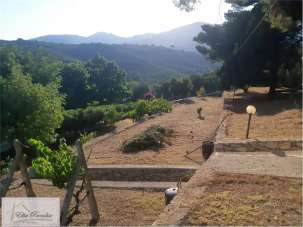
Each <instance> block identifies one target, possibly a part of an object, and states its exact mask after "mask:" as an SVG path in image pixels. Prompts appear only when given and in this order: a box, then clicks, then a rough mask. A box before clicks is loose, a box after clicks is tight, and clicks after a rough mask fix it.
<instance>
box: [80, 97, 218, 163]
mask: <svg viewBox="0 0 303 227" xmlns="http://www.w3.org/2000/svg"><path fill="white" fill-rule="evenodd" d="M199 107H202V108H203V113H202V115H203V116H205V120H200V119H199V118H198V114H197V108H199ZM221 111H222V98H205V99H201V98H194V99H193V103H191V104H174V105H173V109H172V112H171V113H165V114H163V115H161V116H157V117H155V118H153V119H149V120H147V121H145V122H143V123H141V124H139V125H137V126H135V127H132V128H130V129H128V130H126V131H123V132H121V133H119V134H117V135H115V136H113V137H111V138H109V139H107V140H105V141H102V142H99V143H97V144H96V145H94V146H93V152H92V155H91V158H90V160H89V164H180V165H193V164H196V163H198V164H201V163H202V162H203V158H202V154H201V149H197V151H196V152H194V153H192V154H191V155H190V158H191V159H193V160H194V161H192V160H190V159H188V158H186V157H185V155H186V151H192V150H194V149H195V148H197V147H199V146H201V143H202V141H203V139H204V138H206V137H207V136H209V135H211V134H212V133H213V132H214V130H215V128H216V127H217V124H218V123H219V119H220V114H221ZM124 124H127V125H129V124H131V123H130V122H129V121H128V122H123V125H124ZM152 125H161V126H163V127H167V128H170V129H172V130H174V132H175V133H174V135H173V137H171V138H170V142H171V145H166V146H164V147H163V148H161V149H160V150H159V151H154V150H152V149H149V150H145V151H142V152H139V153H135V154H134V153H132V154H125V153H123V152H122V151H121V150H120V146H121V144H122V143H123V142H124V141H125V140H127V139H130V138H132V137H133V136H135V135H137V134H140V133H142V132H143V131H144V130H146V129H147V128H148V127H150V126H152ZM96 140H98V138H96ZM88 151H89V150H87V151H86V152H87V153H88Z"/></svg>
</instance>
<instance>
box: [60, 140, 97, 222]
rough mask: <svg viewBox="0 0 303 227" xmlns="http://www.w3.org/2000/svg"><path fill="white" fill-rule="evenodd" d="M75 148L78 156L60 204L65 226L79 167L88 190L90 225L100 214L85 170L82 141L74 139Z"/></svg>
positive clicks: (62, 220)
mask: <svg viewBox="0 0 303 227" xmlns="http://www.w3.org/2000/svg"><path fill="white" fill-rule="evenodd" d="M76 149H77V153H78V157H77V162H76V168H75V171H74V174H73V176H72V178H71V180H70V181H69V183H68V186H67V187H68V188H67V191H66V194H65V197H64V201H63V204H62V208H61V221H60V222H61V225H62V226H65V225H66V224H67V221H68V217H67V215H68V209H69V206H70V203H71V200H72V196H73V192H74V188H75V186H76V182H77V179H78V176H79V173H80V169H81V168H83V180H84V182H85V184H84V185H85V188H86V190H87V191H88V203H89V208H90V211H91V214H92V219H91V222H90V225H95V224H96V223H97V222H98V221H99V219H100V215H99V210H98V206H97V201H96V198H95V195H94V191H93V188H92V184H91V180H90V177H89V175H88V170H87V164H86V161H85V156H84V153H83V148H82V143H81V142H80V140H77V141H76Z"/></svg>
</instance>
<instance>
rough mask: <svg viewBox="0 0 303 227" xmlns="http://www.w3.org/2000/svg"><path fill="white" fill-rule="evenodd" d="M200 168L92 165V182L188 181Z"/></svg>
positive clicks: (89, 169)
mask: <svg viewBox="0 0 303 227" xmlns="http://www.w3.org/2000/svg"><path fill="white" fill-rule="evenodd" d="M197 168H198V167H191V166H170V165H168V166H166V165H91V166H89V168H88V171H89V174H90V177H91V179H92V180H102V181H158V182H161V181H165V182H178V181H188V180H189V178H190V177H191V176H192V175H193V174H194V173H195V172H196V169H197Z"/></svg>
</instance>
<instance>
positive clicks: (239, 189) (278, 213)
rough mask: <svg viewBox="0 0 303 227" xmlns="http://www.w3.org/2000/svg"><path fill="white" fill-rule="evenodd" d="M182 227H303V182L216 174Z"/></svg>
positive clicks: (299, 180) (289, 179) (292, 179)
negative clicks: (204, 226) (193, 226)
mask: <svg viewBox="0 0 303 227" xmlns="http://www.w3.org/2000/svg"><path fill="white" fill-rule="evenodd" d="M204 186H206V190H205V192H204V193H203V196H202V197H200V198H199V199H197V201H195V204H196V205H195V206H193V207H192V208H191V210H190V211H189V213H188V214H187V215H186V216H185V217H184V218H183V220H182V225H225V226H226V225H260V226H264V225H266V226H270V225H271V226H281V225H282V226H286V225H291V226H301V225H302V224H303V223H302V179H300V178H286V177H272V176H260V175H247V174H245V175H244V174H230V173H228V174H225V173H217V174H216V176H215V177H213V179H212V180H210V181H209V182H207V183H206V184H205V185H204Z"/></svg>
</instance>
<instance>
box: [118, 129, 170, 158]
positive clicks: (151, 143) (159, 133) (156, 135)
mask: <svg viewBox="0 0 303 227" xmlns="http://www.w3.org/2000/svg"><path fill="white" fill-rule="evenodd" d="M172 133H173V130H172V129H169V128H165V127H162V126H160V125H154V126H151V127H149V128H148V129H146V130H145V131H144V132H143V133H141V134H138V135H136V136H134V137H133V138H131V139H128V140H125V141H124V142H123V144H122V145H121V150H122V151H123V152H125V153H131V152H137V151H141V150H146V149H150V148H159V147H162V146H163V144H164V143H167V144H170V143H169V141H168V140H167V137H169V136H171V135H172Z"/></svg>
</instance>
